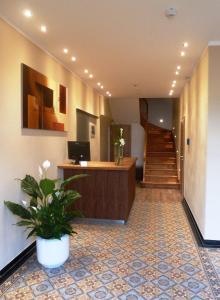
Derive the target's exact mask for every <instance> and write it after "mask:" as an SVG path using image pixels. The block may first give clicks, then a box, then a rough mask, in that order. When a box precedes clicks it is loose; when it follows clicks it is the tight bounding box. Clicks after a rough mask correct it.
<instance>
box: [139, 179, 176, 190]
mask: <svg viewBox="0 0 220 300" xmlns="http://www.w3.org/2000/svg"><path fill="white" fill-rule="evenodd" d="M140 184H141V187H143V188H151V189H179V188H180V184H179V183H166V184H162V183H150V182H144V181H142V182H141V183H140Z"/></svg>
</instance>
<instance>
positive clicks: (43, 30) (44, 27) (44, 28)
mask: <svg viewBox="0 0 220 300" xmlns="http://www.w3.org/2000/svg"><path fill="white" fill-rule="evenodd" d="M40 31H41V32H44V33H45V32H47V27H46V26H45V25H41V27H40Z"/></svg>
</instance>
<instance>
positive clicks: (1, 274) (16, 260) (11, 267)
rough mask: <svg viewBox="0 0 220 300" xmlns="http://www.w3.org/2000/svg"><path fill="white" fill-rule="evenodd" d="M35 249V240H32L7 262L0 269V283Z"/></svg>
mask: <svg viewBox="0 0 220 300" xmlns="http://www.w3.org/2000/svg"><path fill="white" fill-rule="evenodd" d="M35 251H36V242H33V243H32V244H31V245H30V246H28V247H27V248H26V249H25V250H24V251H22V252H21V253H20V254H19V255H18V256H16V257H15V258H14V259H13V260H12V261H11V262H10V263H9V264H7V265H6V266H5V267H4V268H3V269H2V270H0V284H1V283H2V282H3V281H5V280H6V279H7V278H8V277H9V276H11V275H12V274H13V273H14V272H15V271H16V270H17V269H18V268H19V267H20V266H21V265H22V264H23V263H24V262H25V261H26V260H27V259H28V258H29V257H30V256H31V255H32V254H33V253H34V252H35Z"/></svg>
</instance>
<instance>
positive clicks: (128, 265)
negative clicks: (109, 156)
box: [0, 188, 220, 300]
mask: <svg viewBox="0 0 220 300" xmlns="http://www.w3.org/2000/svg"><path fill="white" fill-rule="evenodd" d="M75 227H76V231H78V235H77V236H74V237H73V238H72V239H71V256H70V258H69V259H68V261H67V262H66V263H65V265H64V266H63V267H60V268H57V269H51V270H50V269H45V268H43V267H41V266H40V265H39V264H38V263H37V261H36V257H35V255H34V256H33V257H31V258H30V259H29V260H28V261H27V262H26V263H25V264H24V265H23V266H22V267H21V268H20V269H19V270H18V271H17V272H16V273H15V274H13V275H12V276H11V277H10V278H9V279H8V280H7V281H6V282H5V283H4V284H3V285H2V286H0V299H1V300H3V299H22V300H23V299H25V300H26V299H39V300H40V299H47V300H49V299H77V300H84V299H85V300H86V299H121V300H126V299H127V300H135V299H140V300H142V299H154V300H156V299H158V300H159V299H160V300H162V299H163V300H165V299H192V300H200V299H206V300H210V299H220V278H219V276H220V250H219V249H217V250H213V249H212V250H211V249H200V248H198V247H197V245H196V243H195V241H194V238H193V235H192V232H191V229H190V226H189V224H188V221H187V218H186V216H185V214H184V211H183V208H182V205H181V202H180V196H179V193H178V191H175V190H156V189H154V190H153V189H152V190H151V189H140V188H137V192H136V200H135V202H134V205H133V208H132V211H131V214H130V217H129V221H128V223H127V225H110V224H93V225H92V224H86V223H85V224H76V225H75Z"/></svg>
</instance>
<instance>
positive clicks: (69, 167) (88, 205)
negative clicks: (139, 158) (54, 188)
mask: <svg viewBox="0 0 220 300" xmlns="http://www.w3.org/2000/svg"><path fill="white" fill-rule="evenodd" d="M135 161H136V160H135V159H134V158H124V159H123V162H122V164H121V165H119V166H116V165H115V163H114V162H100V161H90V162H88V165H87V166H86V167H81V166H79V165H73V164H62V165H59V166H58V168H59V169H62V170H63V176H64V178H65V179H66V178H68V177H70V176H72V175H76V174H88V175H89V176H88V177H84V178H80V179H79V180H76V181H74V182H72V183H71V184H70V185H69V186H68V187H69V188H72V189H75V190H77V191H78V192H79V193H80V194H81V195H82V198H80V199H79V200H77V203H76V204H74V208H76V209H80V210H81V211H82V212H83V214H84V216H85V217H86V218H97V219H110V220H123V221H127V219H128V216H129V213H130V210H131V207H132V204H133V201H134V197H135Z"/></svg>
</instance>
